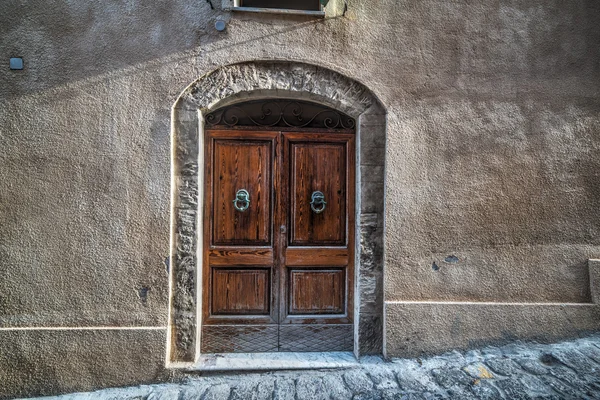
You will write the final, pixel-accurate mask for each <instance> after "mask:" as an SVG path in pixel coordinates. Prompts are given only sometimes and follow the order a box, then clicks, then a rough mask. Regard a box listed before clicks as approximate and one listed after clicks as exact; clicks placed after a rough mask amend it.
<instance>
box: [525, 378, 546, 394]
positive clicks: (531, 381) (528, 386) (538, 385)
mask: <svg viewBox="0 0 600 400" xmlns="http://www.w3.org/2000/svg"><path fill="white" fill-rule="evenodd" d="M518 381H519V382H520V383H521V384H522V385H523V387H524V388H525V390H526V391H527V394H529V395H530V396H541V395H544V394H547V393H548V386H547V385H546V384H545V383H544V381H542V380H541V379H540V378H539V377H538V376H534V375H527V374H523V375H521V376H520V377H519V379H518Z"/></svg>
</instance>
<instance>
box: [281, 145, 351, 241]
mask: <svg viewBox="0 0 600 400" xmlns="http://www.w3.org/2000/svg"><path fill="white" fill-rule="evenodd" d="M288 143H289V157H290V162H289V165H290V169H291V170H290V187H289V191H290V192H289V194H290V228H291V229H290V241H289V246H332V245H333V246H344V245H345V244H346V219H347V218H346V216H347V199H346V192H347V190H346V186H347V157H346V152H347V142H337V143H336V142H331V141H319V140H308V139H307V140H302V139H296V138H292V137H290V141H289V142H288Z"/></svg>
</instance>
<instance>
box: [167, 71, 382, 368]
mask: <svg viewBox="0 0 600 400" xmlns="http://www.w3.org/2000/svg"><path fill="white" fill-rule="evenodd" d="M261 98H289V99H302V100H308V101H312V102H316V103H320V104H323V105H326V106H328V107H331V108H333V109H336V110H338V111H341V112H343V113H345V114H348V115H349V116H351V117H353V118H355V119H356V121H357V129H356V134H357V157H356V159H357V164H356V168H357V174H356V176H357V182H356V187H357V199H356V212H357V216H356V217H357V218H356V221H357V232H356V235H357V240H356V243H357V249H356V262H355V265H356V274H357V276H356V279H355V282H356V283H355V288H354V290H355V296H356V299H357V301H356V305H355V310H354V313H355V319H354V320H355V334H354V342H355V345H354V348H355V353H356V354H357V355H358V354H380V353H382V347H383V207H384V165H385V143H386V137H385V134H386V114H385V109H384V107H383V105H382V104H381V103H380V101H379V100H378V99H377V97H376V96H375V95H374V94H373V93H372V92H371V91H370V90H369V89H368V88H366V87H365V86H364V85H363V84H361V83H359V82H357V81H355V80H353V79H350V78H348V77H346V76H344V75H341V74H339V73H337V72H335V71H332V70H330V69H327V68H323V67H320V66H315V65H309V64H305V63H299V62H277V61H269V62H247V63H240V64H233V65H227V66H223V67H221V68H218V69H216V70H214V71H212V72H210V73H208V74H206V75H204V76H202V77H201V78H199V79H198V80H196V81H195V82H193V83H192V84H191V85H190V86H188V87H187V88H186V89H185V90H184V91H183V93H182V94H181V95H180V96H179V98H178V99H177V101H176V102H175V105H174V106H173V109H172V128H171V129H172V131H171V145H172V154H171V156H172V182H171V189H172V190H171V250H170V251H171V258H170V260H171V262H170V282H169V287H170V301H169V322H168V325H169V326H168V334H167V341H168V342H167V363H168V365H169V366H172V367H176V366H177V365H178V364H179V363H183V364H180V365H186V364H187V363H190V362H194V360H195V359H196V358H197V356H198V355H199V346H198V342H199V341H198V340H197V339H198V332H199V329H198V327H199V324H200V317H199V315H200V314H199V313H198V310H199V309H200V304H199V301H200V296H198V293H197V290H199V289H198V288H201V287H202V286H201V283H200V281H199V279H200V276H201V275H200V274H199V273H198V272H199V270H200V269H201V266H200V265H199V262H200V261H199V260H201V259H202V257H199V254H201V252H202V249H201V248H200V247H201V244H202V241H201V240H198V238H199V232H202V218H201V210H202V198H203V196H202V188H203V185H202V182H201V178H202V176H203V171H202V169H203V160H202V157H203V154H204V153H203V151H202V149H203V143H202V140H203V126H204V123H203V118H204V115H206V114H207V113H208V112H210V111H211V110H215V109H217V108H219V107H222V106H224V105H228V104H233V103H237V102H243V101H247V100H255V99H261Z"/></svg>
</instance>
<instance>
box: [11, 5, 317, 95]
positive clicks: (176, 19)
mask: <svg viewBox="0 0 600 400" xmlns="http://www.w3.org/2000/svg"><path fill="white" fill-rule="evenodd" d="M15 3H16V1H8V2H3V4H0V53H1V54H3V55H4V57H5V58H6V59H5V60H0V62H2V63H4V62H6V64H8V61H9V58H10V57H22V58H23V60H24V63H25V68H24V70H22V71H13V70H10V69H8V68H2V69H0V90H1V91H0V98H4V99H7V98H11V97H18V96H22V95H26V94H32V93H37V92H40V91H42V90H47V89H52V88H54V87H57V86H61V85H65V84H68V83H72V82H75V81H82V80H85V81H89V78H97V79H102V80H106V79H107V77H106V76H105V75H106V74H109V76H110V75H111V74H116V73H118V76H119V77H125V76H128V75H130V74H139V73H140V72H144V71H151V72H152V74H153V76H154V75H155V74H156V70H157V69H160V67H161V66H162V65H165V64H168V65H169V66H170V68H171V69H172V68H173V66H175V68H176V67H177V66H178V63H179V62H182V61H185V62H186V64H187V65H186V66H189V64H190V62H191V60H193V58H194V57H207V58H209V56H208V55H209V54H210V53H214V52H218V51H223V50H228V49H235V48H238V49H239V48H243V47H244V46H245V45H247V44H248V43H251V42H255V41H260V40H262V39H265V38H267V37H272V36H278V35H281V34H285V33H288V32H291V31H295V30H299V29H302V28H305V27H307V26H310V25H315V24H320V23H323V21H325V20H324V19H315V18H314V17H307V16H299V15H275V14H273V15H271V14H269V15H268V18H267V17H266V16H264V15H259V14H236V20H245V21H247V20H253V21H259V22H260V21H263V22H264V24H265V25H267V24H268V29H265V30H258V31H256V32H253V33H255V34H254V35H253V36H251V37H250V36H249V37H248V38H247V39H246V40H242V41H235V42H230V41H229V40H228V39H229V38H230V34H229V32H228V30H225V31H224V32H218V31H217V30H216V28H215V22H216V21H217V20H222V21H225V22H226V24H227V25H228V26H230V25H231V24H230V22H231V13H230V12H227V11H223V10H221V9H220V6H217V5H215V6H214V7H213V6H212V5H211V4H210V3H209V2H204V1H200V0H198V1H194V2H187V3H186V2H183V1H174V2H171V1H169V2H161V3H156V4H155V3H153V4H152V6H144V5H141V3H135V2H127V3H126V2H112V4H108V5H106V4H105V3H95V2H67V1H66V0H63V1H59V2H58V3H60V4H59V5H53V6H52V7H47V8H42V7H40V4H39V2H27V3H26V4H25V5H22V4H19V6H17V5H16V4H15ZM212 4H215V2H214V1H213V2H212ZM274 22H286V23H285V25H283V26H279V27H276V26H274ZM234 55H235V53H234V52H231V57H232V58H234ZM257 58H260V56H257ZM203 61H204V62H206V61H209V62H210V58H209V60H206V59H204V60H203ZM232 61H233V60H232ZM212 64H213V65H214V66H215V67H216V66H217V65H218V64H219V63H217V62H214V63H212ZM209 69H210V68H209ZM198 75H200V74H198ZM187 83H189V82H186V83H185V84H187ZM184 87H185V86H182V87H178V88H177V90H178V91H179V92H180V91H181V90H183V88H184ZM179 92H178V93H177V95H178V94H179Z"/></svg>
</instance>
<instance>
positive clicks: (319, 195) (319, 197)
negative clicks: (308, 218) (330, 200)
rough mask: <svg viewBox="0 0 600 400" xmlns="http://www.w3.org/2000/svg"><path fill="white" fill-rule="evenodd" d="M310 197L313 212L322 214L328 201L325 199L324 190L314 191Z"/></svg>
mask: <svg viewBox="0 0 600 400" xmlns="http://www.w3.org/2000/svg"><path fill="white" fill-rule="evenodd" d="M310 199H311V202H310V208H311V210H313V212H315V213H316V214H321V213H322V212H323V211H325V205H326V204H327V202H326V201H325V195H324V194H323V192H319V191H316V192H313V194H312V196H310Z"/></svg>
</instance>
